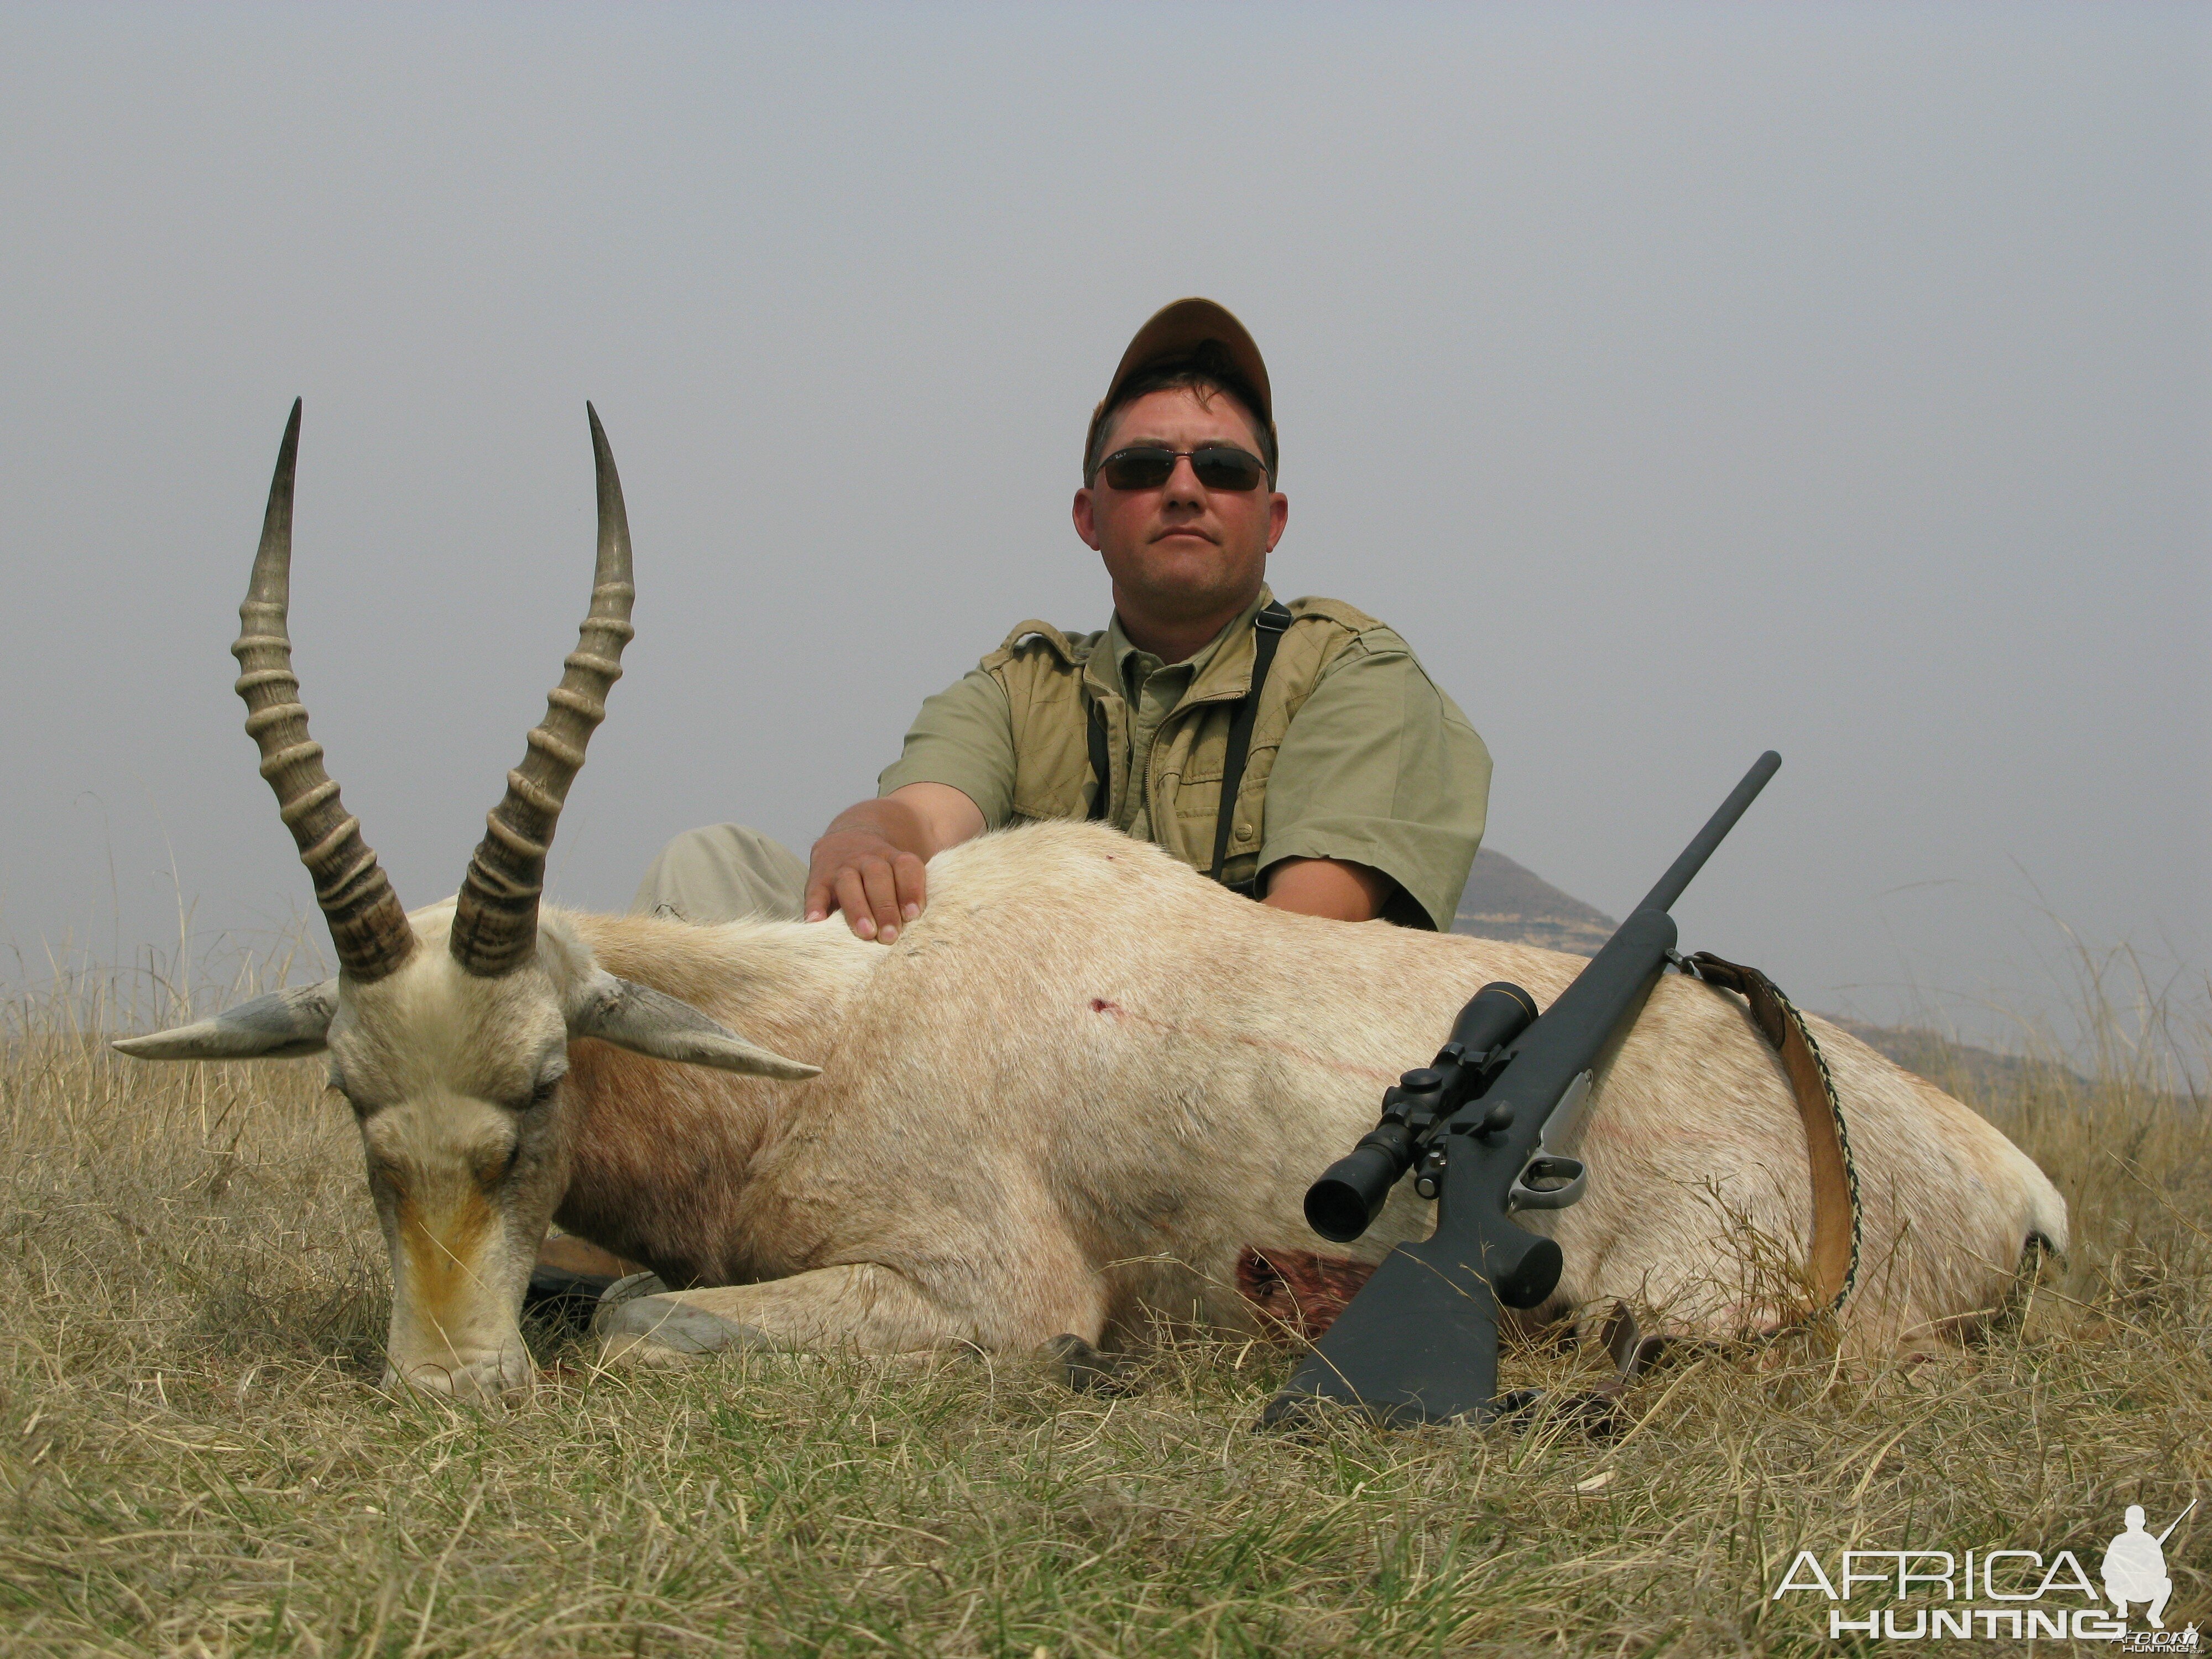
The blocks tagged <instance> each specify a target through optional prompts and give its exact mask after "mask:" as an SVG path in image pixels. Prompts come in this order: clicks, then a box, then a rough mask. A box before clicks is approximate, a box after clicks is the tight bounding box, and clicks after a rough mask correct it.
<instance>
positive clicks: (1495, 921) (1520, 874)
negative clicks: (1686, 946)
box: [1451, 847, 1620, 957]
mask: <svg viewBox="0 0 2212 1659" xmlns="http://www.w3.org/2000/svg"><path fill="white" fill-rule="evenodd" d="M1619 926H1620V923H1619V922H1617V921H1613V918H1612V917H1611V916H1608V915H1606V914H1605V913H1604V912H1603V911H1602V910H1598V909H1594V908H1591V907H1590V906H1589V905H1587V904H1584V903H1583V902H1582V901H1581V900H1580V899H1578V898H1570V897H1569V896H1567V895H1566V894H1565V893H1562V892H1561V891H1560V890H1559V889H1558V888H1556V887H1554V886H1553V885H1552V884H1551V883H1550V882H1548V881H1546V880H1545V879H1544V878H1542V877H1541V876H1540V875H1538V874H1537V873H1536V872H1534V871H1533V870H1531V869H1529V868H1528V866H1525V865H1521V864H1516V863H1515V862H1514V861H1513V860H1511V859H1509V858H1507V857H1506V856H1505V854H1503V853H1495V852H1492V850H1491V849H1490V848H1487V847H1486V848H1483V849H1482V850H1481V851H1480V852H1479V853H1477V854H1475V855H1474V870H1473V871H1472V872H1469V874H1468V878H1467V891H1466V892H1465V893H1463V894H1462V895H1461V896H1460V901H1459V914H1458V915H1456V916H1455V917H1453V918H1452V927H1451V930H1452V932H1454V933H1471V934H1473V935H1474V937H1475V938H1477V939H1508V940H1510V941H1511V942H1512V943H1514V944H1516V945H1542V946H1543V947H1544V949H1546V950H1547V951H1571V952H1572V953H1573V954H1575V955H1576V956H1578V957H1586V956H1590V955H1592V954H1594V953H1595V951H1596V950H1597V947H1598V946H1599V945H1602V944H1604V943H1605V942H1606V940H1607V939H1610V938H1612V937H1613V929H1614V928H1615V927H1619Z"/></svg>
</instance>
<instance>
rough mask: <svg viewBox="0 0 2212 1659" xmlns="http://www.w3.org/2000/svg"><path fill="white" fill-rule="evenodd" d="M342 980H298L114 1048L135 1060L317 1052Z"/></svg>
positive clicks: (250, 1057)
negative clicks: (286, 988)
mask: <svg viewBox="0 0 2212 1659" xmlns="http://www.w3.org/2000/svg"><path fill="white" fill-rule="evenodd" d="M337 1006H338V982H337V981H336V980H334V979H326V980H325V981H323V982H322V983H321V984H320V985H300V986H295V987H293V988H292V989H290V990H289V991H271V992H270V994H268V995H267V996H265V997H256V998H254V999H253V1000H252V1001H251V1002H241V1003H240V1004H239V1006H237V1007H235V1008H233V1009H232V1010H231V1011H230V1012H228V1013H225V1014H217V1015H216V1017H215V1018H213V1019H204V1020H202V1021H200V1022H199V1024H197V1025H179V1026H178V1027H176V1028H175V1029H174V1030H167V1031H154V1032H150V1033H149V1034H148V1035H147V1036H135V1037H122V1038H119V1039H118V1040H117V1042H116V1043H115V1045H114V1046H115V1048H117V1049H118V1050H119V1051H120V1052H122V1053H124V1054H128V1055H130V1056H131V1059H133V1060H279V1059H283V1058H284V1057H285V1056H287V1055H290V1054H320V1053H322V1051H323V1048H324V1039H325V1036H328V1035H329V1032H330V1029H331V1015H332V1014H334V1013H336V1012H337Z"/></svg>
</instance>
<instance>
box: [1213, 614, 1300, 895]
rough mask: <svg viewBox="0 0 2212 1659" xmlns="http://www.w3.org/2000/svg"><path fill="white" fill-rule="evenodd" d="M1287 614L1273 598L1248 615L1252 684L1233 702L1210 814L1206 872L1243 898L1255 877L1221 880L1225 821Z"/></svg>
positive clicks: (1232, 813)
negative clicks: (1233, 711)
mask: <svg viewBox="0 0 2212 1659" xmlns="http://www.w3.org/2000/svg"><path fill="white" fill-rule="evenodd" d="M1290 625H1291V613H1290V611H1288V610H1286V609H1285V607H1284V605H1283V604H1282V602H1281V601H1280V600H1279V599H1278V600H1273V601H1271V602H1269V603H1268V604H1267V605H1265V606H1264V607H1262V608H1261V611H1260V613H1259V615H1257V616H1255V617H1253V618H1252V684H1251V688H1250V689H1249V690H1247V691H1246V692H1245V693H1244V701H1243V702H1240V703H1238V704H1237V719H1236V720H1235V722H1234V723H1233V724H1231V726H1230V728H1229V752H1228V753H1227V754H1225V755H1224V756H1223V757H1221V805H1220V807H1219V808H1218V810H1217V811H1215V813H1214V817H1213V865H1212V868H1211V869H1209V870H1208V871H1207V872H1206V874H1207V875H1209V876H1212V878H1214V880H1216V881H1219V882H1221V884H1222V885H1223V886H1225V887H1226V888H1228V889H1229V890H1231V891H1232V892H1238V893H1242V894H1243V895H1244V896H1245V897H1247V898H1252V897H1255V896H1257V889H1258V886H1259V881H1258V878H1257V877H1256V876H1255V878H1253V879H1252V880H1250V881H1222V877H1221V872H1222V871H1224V870H1225V869H1226V868H1227V867H1228V866H1229V822H1230V820H1231V818H1233V817H1236V816H1237V790H1238V789H1239V788H1241V787H1243V782H1244V759H1245V757H1246V756H1247V755H1249V754H1250V753H1251V750H1252V726H1253V725H1254V723H1255V721H1257V720H1259V718H1260V688H1261V687H1262V686H1264V685H1265V684H1267V670H1268V668H1269V667H1270V666H1271V665H1273V662H1274V660H1275V647H1277V646H1279V645H1280V644H1281V643H1282V642H1283V633H1284V630H1285V629H1288V628H1289V627H1290Z"/></svg>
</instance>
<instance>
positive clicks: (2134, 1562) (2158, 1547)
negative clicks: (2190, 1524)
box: [2105, 1498, 2197, 1631]
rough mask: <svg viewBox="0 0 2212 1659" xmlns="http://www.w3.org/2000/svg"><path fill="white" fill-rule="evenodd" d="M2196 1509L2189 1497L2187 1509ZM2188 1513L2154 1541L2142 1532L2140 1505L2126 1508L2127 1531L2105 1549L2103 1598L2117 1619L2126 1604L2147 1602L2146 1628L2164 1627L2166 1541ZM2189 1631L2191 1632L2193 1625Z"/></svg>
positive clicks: (2168, 1587) (2168, 1586)
mask: <svg viewBox="0 0 2212 1659" xmlns="http://www.w3.org/2000/svg"><path fill="white" fill-rule="evenodd" d="M2196 1507H2197V1500H2196V1499H2195V1498H2191V1499H2190V1500H2189V1510H2193V1509H2195V1508H2196ZM2189 1510H2182V1512H2181V1513H2180V1514H2179V1515H2177V1516H2174V1517H2173V1525H2172V1526H2169V1527H2168V1528H2166V1530H2165V1531H2164V1532H2162V1533H2160V1534H2159V1535H2158V1536H2157V1537H2155V1538H2154V1537H2152V1536H2151V1535H2150V1534H2148V1532H2145V1531H2144V1530H2143V1507H2142V1504H2129V1505H2128V1514H2127V1524H2128V1529H2127V1530H2126V1531H2125V1532H2124V1533H2122V1534H2120V1535H2119V1536H2118V1538H2115V1539H2114V1540H2112V1542H2111V1543H2110V1544H2108V1545H2106V1547H2105V1595H2106V1600H2108V1601H2111V1602H2112V1611H2113V1612H2115V1613H2118V1614H2119V1616H2120V1617H2121V1618H2123V1619H2124V1618H2126V1617H2127V1616H2128V1603H2129V1602H2130V1601H2148V1602H2149V1603H2150V1612H2149V1613H2148V1614H2147V1615H2145V1616H2146V1617H2148V1619H2149V1620H2150V1627H2151V1628H2152V1629H2153V1630H2164V1629H2165V1628H2166V1620H2165V1617H2164V1614H2165V1613H2166V1601H2167V1599H2168V1598H2169V1597H2171V1596H2172V1594H2173V1580H2172V1579H2171V1578H2169V1577H2166V1540H2167V1539H2169V1538H2171V1537H2172V1536H2173V1528H2174V1527H2178V1526H2179V1525H2180V1524H2181V1523H2182V1522H2183V1521H2184V1520H2185V1519H2186V1518H2187V1517H2188V1515H2189ZM2190 1628H2191V1630H2192V1631H2194V1630H2195V1629H2196V1626H2193V1625H2192V1626H2190Z"/></svg>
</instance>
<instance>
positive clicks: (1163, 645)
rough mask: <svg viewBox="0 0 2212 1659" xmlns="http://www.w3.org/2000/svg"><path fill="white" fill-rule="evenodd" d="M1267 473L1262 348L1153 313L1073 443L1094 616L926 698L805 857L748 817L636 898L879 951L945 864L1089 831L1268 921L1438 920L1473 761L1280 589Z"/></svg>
mask: <svg viewBox="0 0 2212 1659" xmlns="http://www.w3.org/2000/svg"><path fill="white" fill-rule="evenodd" d="M1276 476H1277V450H1276V433H1275V423H1274V419H1273V404H1272V400H1271V397H1270V393H1269V389H1268V382H1267V366H1266V365H1265V363H1264V362H1261V356H1260V352H1259V348H1258V347H1257V346H1255V344H1254V343H1253V342H1252V337H1251V336H1250V335H1249V334H1248V333H1247V332H1246V331H1245V330H1244V327H1243V325H1242V324H1241V323H1239V322H1238V321H1237V319H1235V318H1234V317H1232V316H1231V315H1230V313H1228V312H1227V311H1226V310H1225V309H1223V308H1222V307H1220V306H1218V305H1216V304H1214V303H1213V302H1212V301H1209V300H1182V301H1177V302H1176V303H1175V304H1174V305H1171V306H1170V307H1167V308H1166V309H1165V310H1164V311H1162V312H1161V313H1159V314H1158V316H1156V317H1154V318H1153V319H1152V320H1151V321H1150V322H1148V323H1146V325H1145V326H1144V327H1143V328H1142V329H1140V330H1139V331H1138V333H1137V336H1136V338H1135V339H1133V341H1131V342H1130V344H1129V349H1128V350H1127V352H1125V353H1124V354H1123V355H1122V358H1121V365H1120V367H1119V368H1116V369H1115V373H1114V378H1113V380H1112V382H1111V383H1110V384H1109V386H1108V388H1107V392H1106V396H1105V398H1103V400H1102V401H1101V402H1100V404H1098V407H1097V410H1096V411H1095V412H1094V413H1093V415H1092V416H1091V429H1090V434H1089V437H1088V439H1087V441H1086V442H1085V447H1084V458H1083V487H1082V488H1081V489H1079V490H1077V491H1076V493H1075V509H1074V511H1075V532H1076V534H1077V535H1079V536H1080V537H1081V538H1083V540H1084V542H1085V544H1087V545H1089V546H1090V547H1091V548H1093V549H1095V550H1097V553H1098V554H1099V556H1100V557H1101V558H1102V559H1103V562H1104V563H1105V566H1106V573H1107V574H1108V576H1109V578H1110V579H1111V581H1112V584H1113V598H1114V610H1113V615H1112V617H1111V618H1110V620H1109V623H1108V625H1107V626H1106V628H1105V629H1103V630H1101V631H1098V632H1094V633H1079V634H1070V633H1066V632H1063V631H1062V630H1061V629H1057V628H1054V627H1052V626H1051V625H1050V624H1048V623H1041V622H1025V623H1022V624H1021V625H1020V626H1019V627H1018V628H1016V629H1014V630H1013V632H1012V633H1011V634H1009V635H1007V636H1006V641H1005V643H1004V644H1003V645H1001V646H1000V647H999V649H998V650H996V651H994V652H993V653H991V654H990V655H988V656H987V657H985V658H984V659H983V660H982V661H981V664H980V665H978V666H977V667H976V668H975V671H973V672H971V673H969V675H968V676H966V678H963V679H961V680H959V681H957V683H956V684H953V685H951V687H949V688H947V689H946V690H944V691H942V692H939V694H938V695H937V696H933V697H932V698H930V699H929V700H928V702H926V703H924V704H923V705H922V709H921V714H920V716H919V717H918V718H917V719H916V720H915V723H914V726H913V728H912V729H911V730H910V731H909V732H908V733H907V738H906V748H905V752H904V753H903V754H902V755H901V756H900V757H899V758H898V760H896V762H894V763H892V764H891V766H890V768H889V769H887V770H885V771H884V774H883V775H882V777H881V778H880V779H879V780H878V793H877V795H876V797H875V798H874V799H871V800H866V801H862V802H860V803H859V804H858V805H854V806H852V807H849V808H848V809H847V810H846V811H843V812H841V813H839V814H838V815H837V817H836V819H835V820H833V821H832V822H831V823H830V825H829V829H827V830H825V831H824V832H823V836H822V838H821V839H820V840H819V841H817V842H815V844H814V848H813V855H812V859H811V863H810V864H809V865H808V866H804V867H802V866H800V864H799V860H797V859H796V858H795V857H793V855H792V854H790V853H789V852H788V851H787V849H785V848H782V847H781V846H779V845H777V844H776V843H775V842H771V841H769V839H768V838H766V837H765V836H760V835H758V834H757V833H756V832H754V831H751V830H749V829H744V828H743V827H741V826H739V825H736V824H719V825H715V826H713V827H711V828H708V829H696V830H692V831H690V832H689V833H687V834H685V835H683V836H678V837H677V838H676V840H675V841H673V842H671V843H669V845H668V847H667V848H665V849H664V850H663V852H662V853H661V854H660V856H659V858H658V859H657V860H654V862H653V867H652V868H651V870H649V871H648V872H647V875H646V878H645V881H644V884H642V885H641V887H640V888H639V890H638V896H637V901H636V908H639V909H641V910H647V911H654V910H658V911H661V912H664V913H667V914H672V915H678V916H682V917H684V919H686V920H688V921H696V922H714V921H727V920H729V919H731V918H732V917H734V916H738V915H748V914H751V915H771V916H777V915H780V916H789V917H797V916H800V915H804V916H805V918H806V919H807V920H809V921H820V920H823V919H825V918H826V917H827V916H828V915H829V914H830V912H832V911H837V912H840V913H842V915H843V917H844V919H845V921H846V922H847V923H848V925H849V926H850V927H852V929H853V931H854V933H858V934H860V936H861V937H862V938H863V939H881V940H882V941H884V943H885V944H889V943H890V942H891V941H893V940H895V939H896V938H897V937H898V933H899V929H900V928H901V927H902V926H904V925H905V924H906V923H908V922H909V921H913V920H914V919H915V917H916V916H918V915H921V911H922V908H923V907H924V906H925V905H927V903H928V902H929V895H928V886H927V877H926V873H925V872H924V869H923V866H924V865H925V864H926V863H927V861H928V860H929V859H930V858H931V857H932V856H933V855H934V854H937V853H939V852H942V851H943V850H944V849H945V848H948V847H951V846H955V845H957V844H958V843H959V842H963V841H966V840H968V839H969V837H971V836H976V835H980V834H981V833H982V832H983V831H984V830H985V829H996V828H999V827H1000V826H1002V825H1005V824H1007V823H1019V822H1024V821H1030V820H1036V819H1042V818H1096V819H1098V820H1101V821H1103V822H1104V823H1110V824H1112V825H1114V826H1115V828H1117V829H1123V830H1126V831H1127V832H1128V833H1129V834H1131V835H1133V836H1139V837H1140V838H1142V839H1145V840H1148V841H1152V842H1157V843H1158V845H1160V846H1161V847H1163V848H1165V849H1166V850H1167V851H1168V852H1170V853H1171V854H1174V855H1175V856H1176V858H1178V859H1181V860H1182V861H1183V862H1184V863H1186V864H1188V865H1190V866H1192V867H1194V869H1197V870H1199V871H1201V872H1204V873H1205V874H1206V875H1208V876H1211V877H1212V878H1214V879H1215V880H1217V881H1219V882H1221V883H1223V884H1225V885H1227V886H1230V887H1231V888H1234V889H1236V890H1238V891H1240V892H1243V893H1245V894H1247V895H1249V896H1252V897H1254V898H1256V899H1259V900H1261V901H1262V902H1266V903H1268V904H1273V905H1277V906H1279V907H1281V908H1285V909H1289V910H1297V911H1303V912H1304V913H1306V914H1308V915H1319V916H1329V917H1334V918H1336V919H1338V920H1340V921H1368V920H1370V919H1371V918H1374V917H1376V916H1381V917H1384V918H1387V919H1388V920H1389V921H1395V922H1398V923H1400V924H1401V925H1404V926H1407V927H1433V928H1446V927H1449V926H1450V925H1451V918H1452V915H1453V914H1454V912H1455V909H1456V908H1457V907H1458V903H1459V896H1460V890H1461V889H1462V887H1464V886H1465V885H1466V884H1467V876H1468V867H1469V866H1470V865H1472V864H1473V862H1474V854H1475V848H1476V847H1477V845H1478V844H1479V843H1480V841H1481V839H1482V828H1483V817H1484V812H1485V809H1486V805H1487V802H1488V799H1489V792H1490V756H1489V753H1488V751H1487V750H1486V749H1485V748H1484V747H1483V744H1482V739H1481V738H1479V737H1478V736H1476V735H1475V732H1474V728H1473V727H1472V726H1469V725H1468V721H1467V718H1466V716H1465V715H1463V714H1461V713H1460V711H1459V709H1458V708H1455V706H1454V705H1453V703H1452V701H1451V699H1450V698H1449V697H1448V696H1445V695H1444V694H1443V691H1441V690H1438V689H1437V686H1436V685H1435V684H1434V683H1433V682H1431V680H1430V678H1429V677H1428V675H1427V674H1426V673H1425V672H1424V671H1423V670H1422V668H1421V665H1420V664H1419V662H1418V661H1417V660H1416V659H1414V656H1413V652H1412V650H1411V649H1409V648H1408V647H1407V644H1406V642H1405V641H1403V640H1402V639H1401V638H1399V636H1398V635H1396V634H1395V633H1394V632H1392V631H1391V629H1389V628H1386V627H1385V626H1383V624H1382V623H1379V622H1377V621H1376V619H1375V618H1374V617H1370V616H1367V615H1366V614H1364V612H1362V611H1357V610H1355V609H1353V608H1352V606H1351V605H1346V604H1344V603H1342V602H1341V601H1340V600H1336V599H1294V600H1292V601H1291V602H1290V603H1289V604H1288V605H1284V604H1281V603H1279V602H1278V601H1277V600H1276V599H1275V597H1274V595H1273V593H1272V592H1270V591H1269V590H1268V587H1267V555H1268V553H1269V552H1270V551H1272V550H1273V548H1274V546H1275V544H1276V542H1277V541H1278V540H1279V538H1281V536H1282V533H1283V528H1284V526H1285V523H1286V522H1287V521H1288V518H1289V513H1290V505H1289V502H1288V501H1287V499H1286V498H1285V496H1284V495H1282V493H1281V492H1280V491H1279V490H1278V489H1276V488H1275V480H1276Z"/></svg>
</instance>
